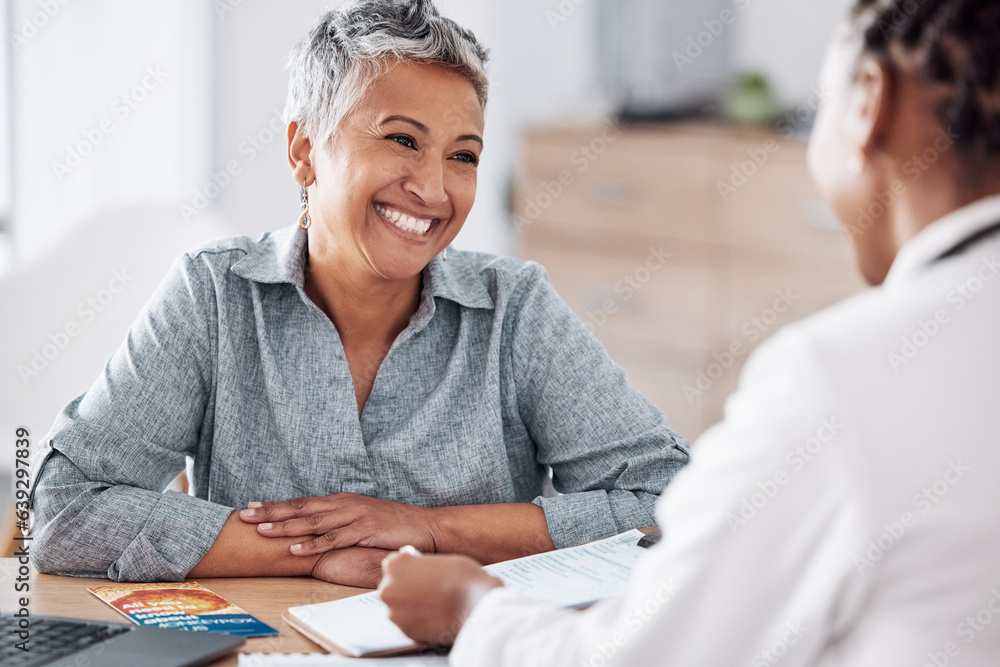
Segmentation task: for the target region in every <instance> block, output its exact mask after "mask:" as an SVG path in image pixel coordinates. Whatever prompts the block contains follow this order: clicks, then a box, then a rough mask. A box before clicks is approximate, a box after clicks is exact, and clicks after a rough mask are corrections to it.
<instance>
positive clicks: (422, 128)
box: [381, 114, 483, 147]
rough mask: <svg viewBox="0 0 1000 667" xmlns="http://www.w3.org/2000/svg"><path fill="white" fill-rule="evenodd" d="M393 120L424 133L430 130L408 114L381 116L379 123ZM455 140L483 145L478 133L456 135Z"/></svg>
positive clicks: (428, 132) (383, 123)
mask: <svg viewBox="0 0 1000 667" xmlns="http://www.w3.org/2000/svg"><path fill="white" fill-rule="evenodd" d="M393 121H399V122H402V123H408V124H409V125H412V126H413V127H415V128H417V129H418V130H420V131H421V132H423V133H424V134H430V131H431V130H430V128H429V127H427V126H426V125H424V124H423V123H421V122H420V121H419V120H416V119H415V118H410V117H409V116H402V115H398V114H397V115H394V116H388V117H386V118H383V119H382V123H381V124H382V125H385V124H386V123H391V122H393ZM455 141H474V142H476V143H477V144H479V145H480V147H482V145H483V138H482V137H481V136H479V135H478V134H463V135H462V136H460V137H458V138H457V139H456V140H455Z"/></svg>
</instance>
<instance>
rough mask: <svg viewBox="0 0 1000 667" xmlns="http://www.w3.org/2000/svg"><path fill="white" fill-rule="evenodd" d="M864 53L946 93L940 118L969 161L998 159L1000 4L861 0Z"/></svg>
mask: <svg viewBox="0 0 1000 667" xmlns="http://www.w3.org/2000/svg"><path fill="white" fill-rule="evenodd" d="M853 21H854V25H855V27H856V28H857V29H858V30H859V31H861V33H862V34H863V40H864V50H865V52H866V53H868V54H871V55H873V56H875V57H877V58H880V59H881V60H882V61H883V62H884V63H885V64H886V66H887V67H889V69H890V71H900V70H905V71H908V72H912V73H913V74H915V75H917V76H920V77H921V78H923V80H924V81H926V82H928V83H932V84H939V85H941V86H942V88H943V89H945V90H947V93H946V94H945V96H944V101H943V102H942V103H941V105H940V107H939V109H938V119H939V120H940V122H941V124H942V125H943V126H944V127H945V128H948V129H949V130H950V131H951V132H952V134H953V135H957V139H956V144H957V145H958V146H959V147H960V149H961V150H962V151H963V152H965V154H966V155H967V156H968V157H972V158H986V159H989V160H995V159H997V158H1000V2H998V1H997V0H858V2H857V3H856V4H855V6H854V11H853Z"/></svg>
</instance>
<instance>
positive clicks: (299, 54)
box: [284, 0, 489, 143]
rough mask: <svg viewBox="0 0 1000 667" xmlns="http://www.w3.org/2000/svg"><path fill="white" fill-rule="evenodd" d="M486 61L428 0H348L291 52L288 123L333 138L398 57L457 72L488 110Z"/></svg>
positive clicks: (318, 139) (317, 138)
mask: <svg viewBox="0 0 1000 667" xmlns="http://www.w3.org/2000/svg"><path fill="white" fill-rule="evenodd" d="M488 59H489V52H488V51H487V49H486V48H485V47H483V45H482V44H480V43H479V42H478V41H477V40H476V37H475V35H473V34H472V33H471V32H470V31H468V30H465V29H464V28H461V27H460V26H458V25H457V24H456V23H455V22H454V21H452V20H450V19H447V18H444V17H442V16H441V14H440V13H439V12H438V10H437V8H436V7H435V6H434V4H433V3H432V2H431V0H351V1H350V2H348V3H346V4H345V5H343V6H342V7H341V8H340V9H336V10H334V11H331V12H328V13H327V14H326V15H324V16H323V18H322V19H320V21H319V23H318V24H317V25H316V27H315V28H313V29H312V31H311V32H310V33H309V35H308V36H307V37H306V38H305V39H304V40H302V42H300V43H299V45H298V46H296V47H295V49H293V50H292V54H291V58H290V59H289V63H288V68H289V70H290V74H289V81H288V99H287V100H286V102H285V114H284V115H285V122H286V123H291V122H295V123H297V124H298V126H299V127H300V128H301V129H302V131H303V132H304V133H305V135H306V136H307V137H309V138H310V139H311V140H312V141H313V142H314V143H322V142H324V141H326V140H328V139H329V138H330V137H331V136H333V133H334V132H335V131H336V129H337V126H338V124H339V123H340V121H341V120H342V119H343V118H344V116H346V115H347V114H349V113H350V112H351V111H352V110H353V109H354V108H355V107H357V105H358V103H359V102H360V101H361V99H362V97H363V96H364V93H365V91H366V90H367V89H368V87H369V86H371V84H372V83H373V82H374V81H375V79H376V78H378V77H379V76H380V75H381V74H382V73H384V72H385V70H386V66H387V64H388V63H389V62H391V61H393V60H398V61H403V62H413V63H421V64H433V65H442V66H445V67H450V68H452V69H454V70H455V71H457V72H458V73H460V74H462V75H464V76H465V77H466V78H467V79H468V80H469V81H470V82H471V83H472V85H473V87H474V88H475V90H476V95H477V96H478V98H479V103H480V104H481V105H482V107H483V108H484V109H485V108H486V98H487V93H488V88H489V83H488V81H487V78H486V62H487V60H488Z"/></svg>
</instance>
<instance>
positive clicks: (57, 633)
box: [0, 616, 133, 667]
mask: <svg viewBox="0 0 1000 667" xmlns="http://www.w3.org/2000/svg"><path fill="white" fill-rule="evenodd" d="M18 620H19V619H18V618H16V617H14V616H0V637H3V643H2V644H0V665H3V666H4V667H36V665H47V664H48V663H50V662H52V661H54V660H58V659H59V658H63V657H65V656H67V655H72V654H73V653H76V652H77V651H81V650H83V649H85V648H87V647H88V646H93V645H94V644H97V643H100V642H102V641H104V640H106V639H109V638H111V637H114V636H115V635H120V634H122V633H123V632H129V631H131V630H133V628H132V627H130V626H127V625H113V624H109V625H104V624H99V623H87V622H84V621H79V622H74V621H62V620H60V621H56V620H52V619H47V618H46V619H39V618H34V619H31V628H30V633H31V634H30V639H29V641H28V648H29V649H30V651H22V650H21V649H19V648H17V647H16V646H15V645H14V644H15V643H17V642H18V641H20V639H19V637H18V634H17V633H18V632H19V631H20V630H21V627H20V625H19V624H18Z"/></svg>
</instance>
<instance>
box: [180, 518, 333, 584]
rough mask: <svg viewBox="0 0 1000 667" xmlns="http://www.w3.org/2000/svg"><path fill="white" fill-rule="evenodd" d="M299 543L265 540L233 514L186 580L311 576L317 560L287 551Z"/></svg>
mask: <svg viewBox="0 0 1000 667" xmlns="http://www.w3.org/2000/svg"><path fill="white" fill-rule="evenodd" d="M300 541H301V539H297V538H294V537H279V538H273V537H264V536H262V535H261V534H260V533H258V532H257V527H256V526H253V525H250V524H247V523H244V522H242V521H240V519H239V516H237V514H236V512H233V513H232V514H231V515H230V516H229V519H227V520H226V523H225V525H223V527H222V530H221V531H220V532H219V536H218V537H217V538H215V542H214V543H213V544H212V547H211V548H210V549H209V550H208V553H206V554H205V556H204V557H203V558H202V559H201V560H200V561H198V564H197V565H195V566H194V567H193V568H192V569H191V571H190V572H189V573H188V577H268V576H271V577H290V576H306V575H309V574H310V573H311V572H312V569H313V566H314V565H315V564H316V561H317V560H318V559H319V557H318V556H295V555H293V554H292V553H291V552H290V551H289V547H290V546H291V545H293V544H295V543H296V542H300Z"/></svg>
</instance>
